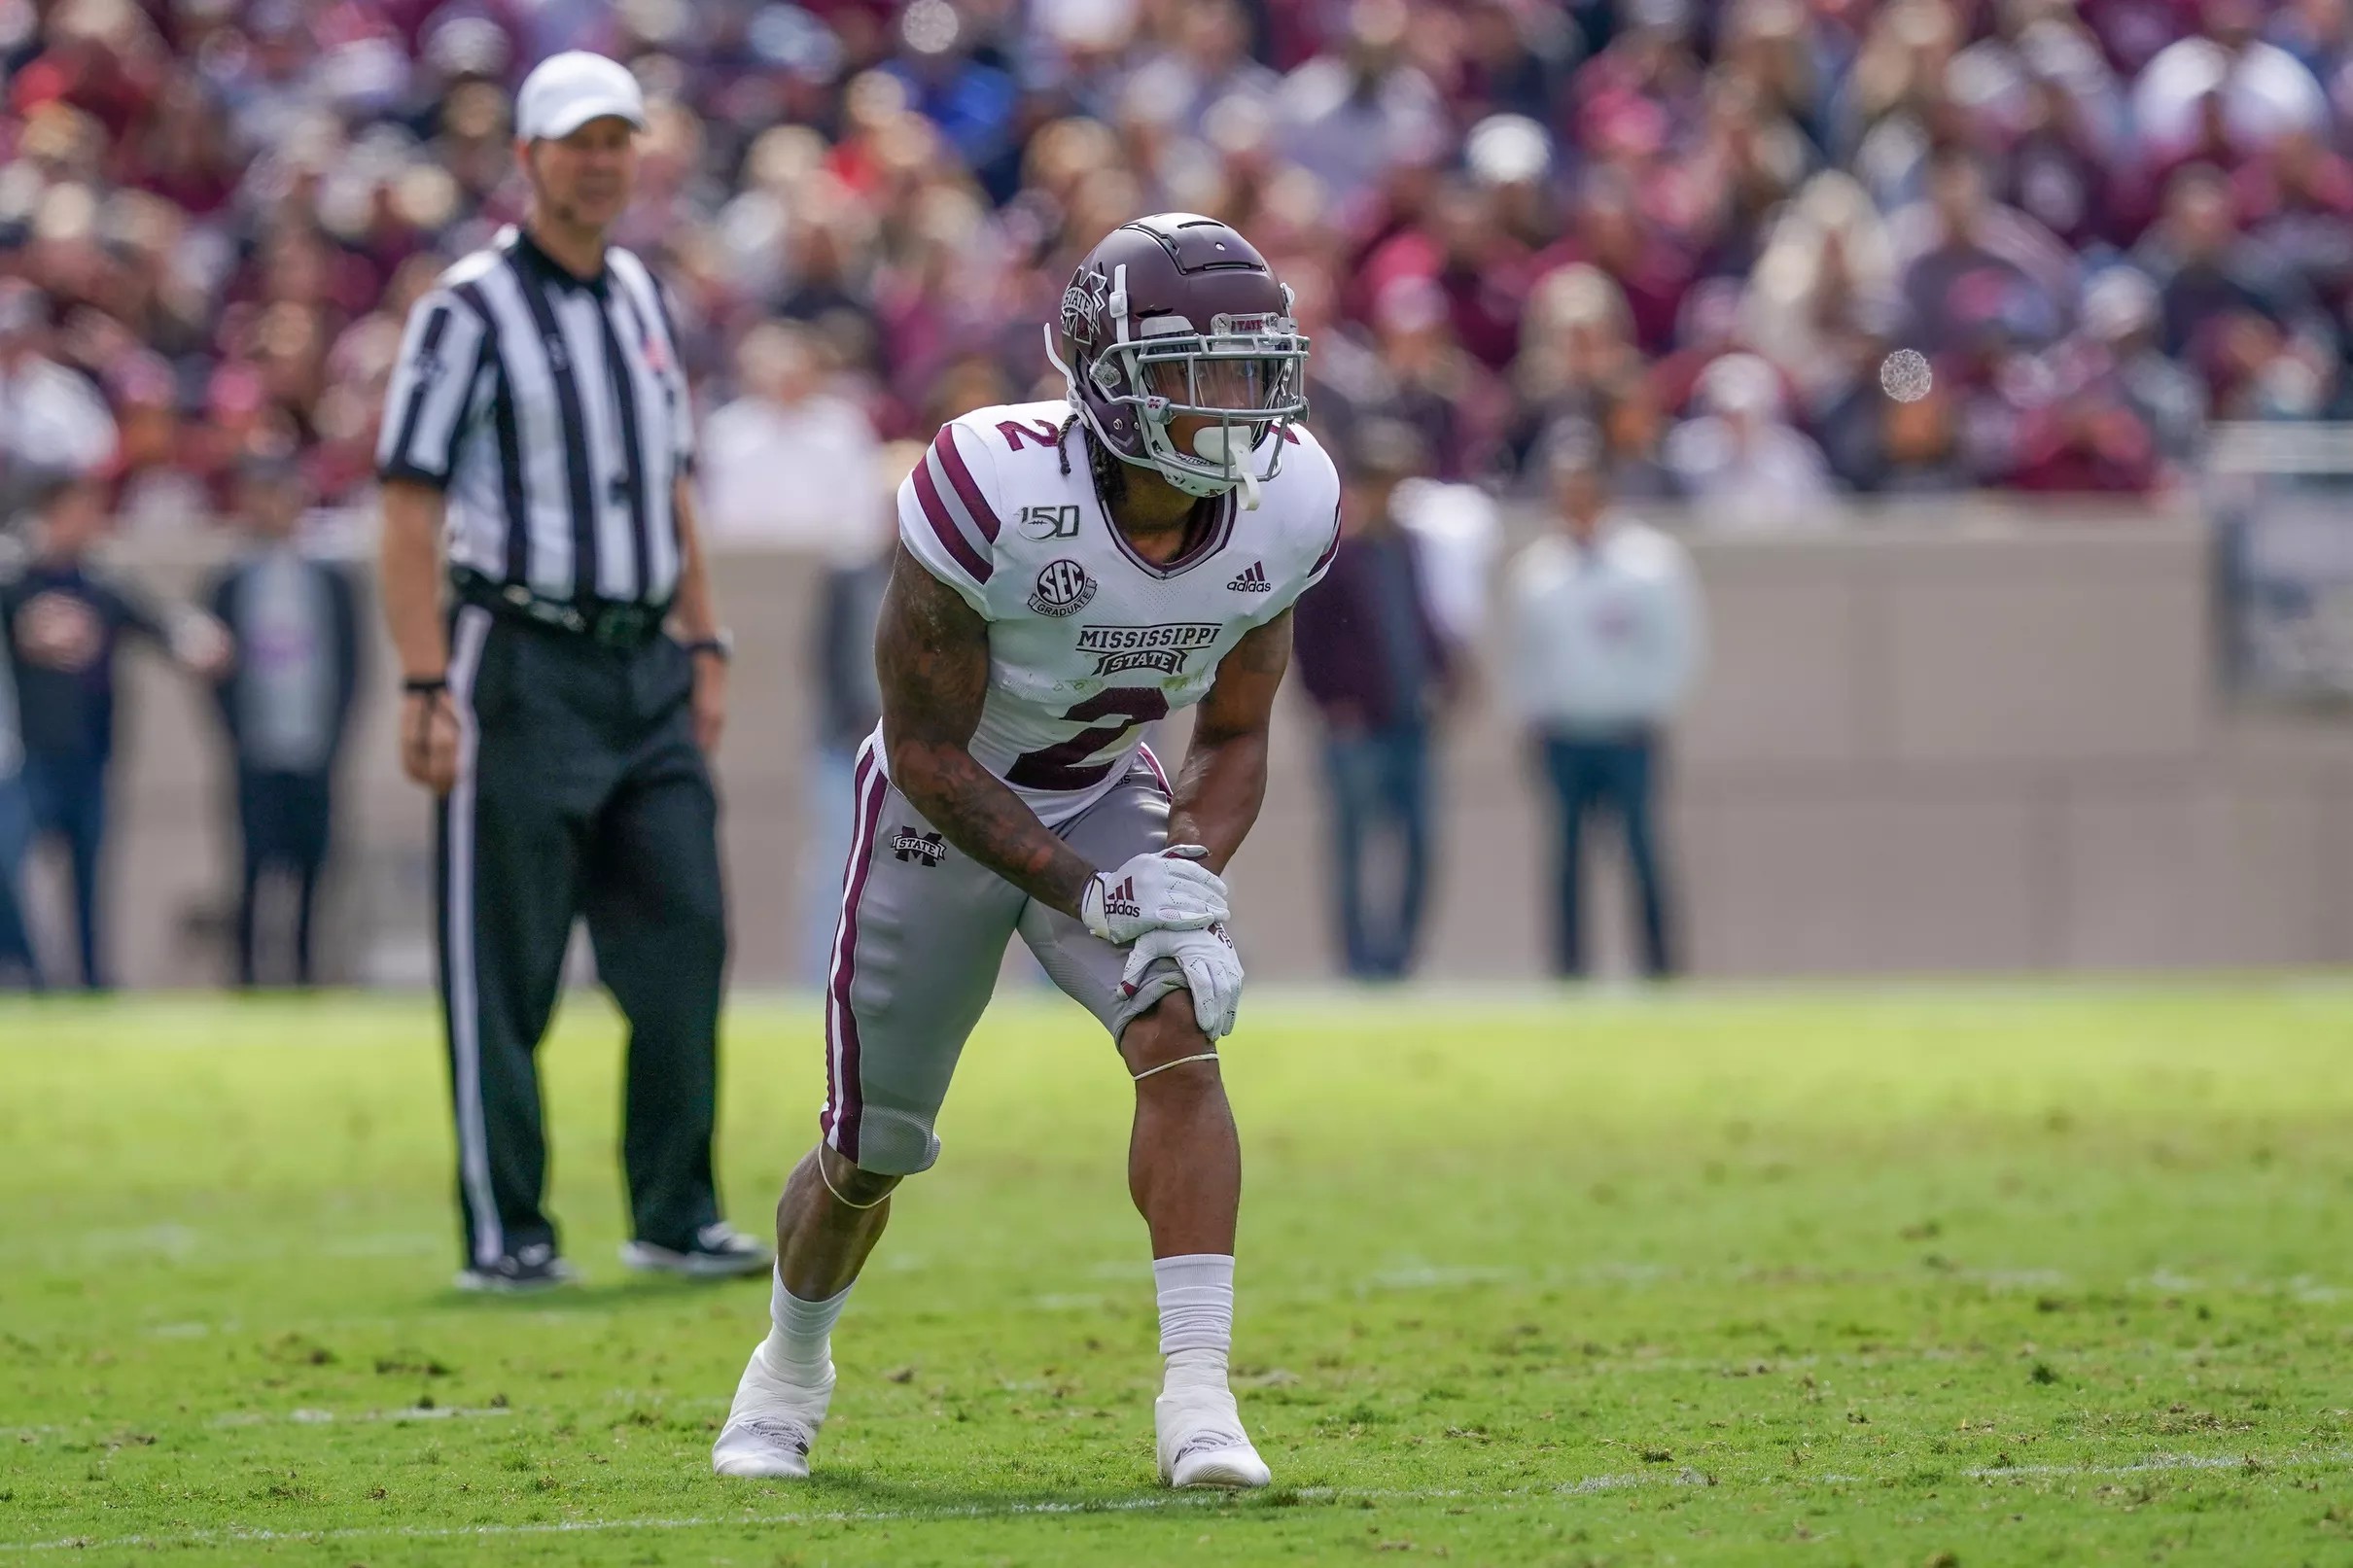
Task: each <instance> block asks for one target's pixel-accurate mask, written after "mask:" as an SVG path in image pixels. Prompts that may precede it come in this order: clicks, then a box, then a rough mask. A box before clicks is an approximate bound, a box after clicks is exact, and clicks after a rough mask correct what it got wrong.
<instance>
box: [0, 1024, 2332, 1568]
mask: <svg viewBox="0 0 2353 1568" xmlns="http://www.w3.org/2000/svg"><path fill="white" fill-rule="evenodd" d="M815 1024H816V1020H815V1015H814V1012H813V1010H807V1009H802V1008H796V1007H787V1006H776V1005H752V1004H747V1005H743V1006H739V1007H738V1008H736V1009H735V1010H734V1012H733V1013H732V1015H731V1020H730V1033H729V1038H728V1042H727V1051H728V1059H727V1103H726V1134H725V1144H724V1158H725V1167H726V1184H727V1192H728V1196H729V1199H730V1202H731V1204H732V1206H733V1211H734V1215H735V1217H736V1218H737V1219H738V1220H740V1221H743V1222H746V1223H748V1224H750V1225H753V1226H755V1227H756V1226H759V1225H761V1224H762V1223H763V1222H764V1215H765V1211H766V1209H767V1206H768V1204H769V1202H771V1201H772V1199H773V1196H774V1192H775V1189H776V1185H777V1183H778V1180H779V1179H780V1177H781V1176H782V1174H783V1172H784V1170H785V1169H786V1168H787V1167H788V1166H789V1165H790V1163H791V1161H792V1160H793V1159H794V1158H796V1157H797V1156H798V1155H799V1154H800V1152H801V1151H802V1149H803V1148H804V1147H805V1146H806V1144H807V1142H808V1141H809V1139H810V1138H811V1136H812V1133H813V1127H814V1113H815V1109H816V1105H817V1100H818V1098H819V1093H820V1080H821V1071H820V1063H819V1060H818V1054H817V1052H816V1050H815V1049H814V1047H813V1045H812V1043H811V1042H812V1039H813V1034H814V1029H815ZM1091 1031H1092V1026H1091V1025H1090V1024H1089V1023H1088V1021H1087V1020H1085V1019H1084V1018H1083V1016H1081V1015H1079V1014H1078V1013H1076V1012H1075V1010H1073V1009H1071V1008H1069V1007H1067V1006H1065V1005H1062V1004H1059V1003H1054V1004H1048V1003H1045V1002H1034V1003H1029V1004H1025V1005H1021V1006H1002V1007H1000V1008H999V1009H998V1010H997V1011H995V1012H993V1013H992V1014H991V1016H990V1018H989V1020H988V1022H987V1023H986V1024H984V1026H983V1028H982V1031H981V1034H980V1036H979V1037H977V1038H976V1040H975V1041H974V1043H973V1047H972V1049H971V1050H970V1051H969V1052H968V1053H967V1055H966V1067H965V1075H964V1077H963V1079H962V1081H961V1082H960V1084H959V1086H958V1095H957V1098H955V1099H954V1100H953V1101H952V1102H951V1104H950V1106H949V1110H948V1114H947V1117H946V1118H945V1119H944V1121H943V1123H942V1127H941V1132H942V1135H943V1137H944V1139H945V1142H946V1154H945V1157H944V1159H943V1161H942V1163H941V1166H940V1167H939V1169H938V1170H937V1171H936V1172H934V1173H933V1174H931V1175H930V1176H928V1177H925V1178H922V1179H921V1180H919V1181H918V1182H916V1183H914V1184H912V1185H911V1186H910V1188H909V1189H908V1191H907V1193H906V1196H905V1197H904V1198H903V1199H902V1200H901V1202H900V1203H899V1205H898V1213H897V1216H896V1221H895V1223H894V1226H893V1229H892V1233H891V1235H890V1237H888V1238H887V1239H886V1241H885V1242H884V1246H883V1250H882V1252H881V1253H880V1254H879V1255H878V1259H877V1263H876V1266H875V1268H874V1269H873V1270H871V1271H870V1272H868V1274H867V1276H866V1278H865V1280H864V1281H863V1282H862V1283H861V1284H860V1287H859V1291H858V1294H857V1295H856V1296H855V1297H853V1298H852V1304H851V1307H850V1310H849V1313H848V1315H847V1317H846V1318H845V1320H844V1323H843V1327H842V1330H841V1332H840V1333H839V1335H838V1336H837V1339H836V1356H837V1358H838V1360H839V1362H840V1367H841V1384H840V1392H839V1394H838V1395H837V1397H836V1399H835V1402H834V1418H833V1420H832V1422H831V1423H830V1424H829V1425H828V1427H827V1429H826V1432H825V1439H824V1442H823V1444H822V1445H821V1446H820V1448H819V1453H818V1457H819V1460H820V1467H821V1468H820V1473H819V1476H818V1478H817V1479H816V1480H814V1481H810V1482H808V1483H805V1484H802V1485H799V1486H780V1485H769V1484H763V1483H747V1482H727V1483H721V1482H719V1481H715V1480H714V1479H713V1478H712V1477H711V1475H710V1474H709V1471H708V1467H707V1450H708V1446H709V1444H710V1440H711V1437H712V1434H713V1432H714V1431H715V1430H716V1428H717V1425H718V1422H719V1419H720V1415H721V1413H722V1412H723V1411H724V1409H725V1406H726V1399H727V1395H728V1393H729V1392H730V1390H731V1389H732V1387H733V1384H734V1380H735V1376H736V1374H737V1372H738V1370H739V1369H740V1367H741V1364H742V1362H743V1358H744V1355H745V1352H746V1351H747V1349H748V1348H749V1346H750V1345H751V1343H752V1342H753V1340H754V1339H755V1338H756V1337H757V1335H758V1334H759V1332H760V1331H761V1326H762V1324H763V1321H764V1312H765V1306H766V1293H765V1290H764V1288H762V1287H760V1286H757V1285H744V1284H738V1285H734V1286H723V1287H713V1288H699V1289H698V1288H688V1287H683V1286H677V1287H674V1286H671V1285H668V1284H666V1283H647V1282H642V1281H639V1280H636V1279H634V1278H633V1277H631V1276H628V1275H626V1274H625V1272H623V1271H622V1270H621V1268H620V1267H619V1265H618V1263H617V1262H616V1261H615V1259H614V1247H615V1243H616V1242H617V1241H618V1240H619V1239H620V1233H619V1230H618V1212H619V1201H618V1184H617V1178H616V1176H615V1165H614V1155H613V1152H612V1146H613V1142H614V1122H615V1108H616V1104H617V1098H618V1097H617V1091H616V1088H615V1065H616V1061H617V1055H618V1045H617V1028H616V1026H615V1022H614V1020H613V1018H612V1016H611V1014H610V1013H609V1012H608V1011H607V1010H606V1009H605V1007H604V1006H603V1004H602V1003H601V1002H597V1001H593V1000H582V1001H577V1002H575V1003H574V1004H573V1006H572V1007H571V1009H570V1012H569V1014H568V1018H567V1021H566V1023H565V1025H564V1027H563V1028H562V1031H561V1033H560V1034H559V1035H558V1037H557V1038H556V1039H555V1040H553V1041H552V1042H551V1044H550V1046H549V1047H548V1050H547V1053H546V1055H545V1058H544V1062H545V1068H546V1077H547V1079H548V1084H549V1092H550V1097H551V1114H552V1117H553V1122H554V1126H555V1128H556V1129H557V1138H556V1155H555V1180H556V1195H555V1196H556V1205H557V1213H558V1216H559V1218H560V1219H561V1220H563V1221H564V1222H565V1223H566V1224H567V1225H568V1231H567V1241H568V1250H570V1251H571V1252H572V1254H573V1255H574V1256H575V1257H576V1258H577V1259H579V1262H580V1263H581V1264H582V1265H583V1266H584V1268H585V1270H586V1272H587V1274H588V1280H587V1283H586V1284H585V1285H584V1286H583V1287H582V1288H580V1289H578V1290H576V1291H574V1292H572V1293H570V1294H568V1295H565V1296H562V1297H560V1298H556V1297H551V1298H542V1299H539V1300H536V1301H531V1302H520V1303H518V1302H501V1301H481V1300H475V1299H471V1298H465V1297H461V1296H459V1295H457V1294H456V1293H455V1292H453V1291H451V1290H450V1289H449V1288H448V1278H449V1273H450V1271H451V1270H452V1268H453V1267H454V1265H455V1261H456V1260H455V1256H454V1254H455V1244H454V1242H453V1240H452V1237H451V1223H452V1222H451V1214H450V1200H449V1177H448V1174H447V1168H446V1167H447V1161H448V1158H449V1157H448V1140H449V1134H448V1132H447V1123H446V1118H445V1115H444V1113H443V1110H442V1104H443V1094H444V1090H443V1086H442V1076H441V1068H440V1066H439V1057H438V1047H437V1045H436V1043H435V1035H434V1030H433V1027H432V1023H431V1015H430V1013H429V1011H428V1009H427V1007H426V1006H425V1005H424V1004H423V1003H421V1002H413V1001H365V1000H329V1001H322V1002H318V1003H303V1002H294V1001H281V1000H262V1001H255V1002H249V1003H237V1002H232V1001H210V1000H202V1001H187V1002H163V1003H155V1004H143V1003H123V1004H117V1005H112V1006H100V1007H93V1008H88V1009H85V1008H81V1007H76V1006H72V1005H64V1004H58V1005H51V1006H41V1007H34V1006H18V1007H15V1008H13V1009H0V1568H12V1565H17V1564H28V1565H29V1564H43V1563H62V1562H66V1561H74V1562H150V1561H158V1560H159V1561H168V1562H172V1563H204V1564H228V1563H249V1562H276V1561H289V1562H319V1563H333V1564H338V1565H341V1564H353V1563H361V1564H367V1565H369V1568H382V1565H387V1564H408V1563H460V1562H468V1563H471V1562H485V1563H489V1562H495V1563H501V1564H508V1563H533V1564H538V1563H595V1564H607V1563H614V1564H618V1563H672V1562H677V1563H707V1562H709V1563H721V1562H724V1563H738V1564H762V1565H765V1564H786V1563H790V1564H821V1563H830V1564H848V1563H890V1564H895V1565H912V1564H925V1563H958V1564H962V1563H976V1562H997V1561H1001V1562H1014V1563H1023V1564H1029V1563H1106V1564H1129V1563H1146V1562H1161V1561H1176V1562H1200V1563H1237V1562H1274V1561H1292V1560H1300V1561H1311V1560H1312V1561H1331V1562H1352V1561H1364V1562H1374V1561H1383V1562H1386V1561H1396V1560H1421V1559H1424V1558H1436V1557H1451V1558H1452V1559H1453V1560H1456V1561H1459V1562H1476V1563H1488V1562H1493V1563H1507V1562H1512V1563H1516V1562H1553V1563H1612V1564H1634V1563H1654V1562H1662V1563H1663V1562H1677V1563H1784V1562H1801V1563H1821V1564H1846V1563H1856V1564H1875V1565H1876V1564H1901V1565H1915V1568H1916V1565H1922V1564H1947V1565H1950V1564H1967V1565H1969V1568H1980V1565H1983V1564H1999V1563H2046V1562H2048V1563H2068V1564H2073V1563H2087V1562H2119V1563H2124V1562H2134V1563H2137V1562H2144V1561H2165V1562H2176V1563H2192V1562H2195V1563H2229V1564H2274V1563H2278V1564H2290V1563H2330V1564H2335V1563H2353V1409H2348V1407H2353V1365H2349V1362H2348V1351H2349V1349H2353V1319H2349V1317H2348V1309H2347V1307H2348V1302H2353V1296H2349V1295H2348V1292H2349V1291H2353V1226H2348V1224H2347V1215H2348V1213H2349V1212H2353V1072H2349V1071H2348V1070H2347V1067H2348V1063H2347V1056H2348V1052H2349V1051H2353V991H2349V990H2346V989H2343V988H2341V987H2338V986H2336V985H2335V984H2309V983H2308V984H2301V985H2291V984H2274V985H2248V986H2243V987H2225V986H2215V987H2211V988H2195V989H2194V988H2179V989H2152V990H2137V991H2128V990H2121V989H2113V990H2112V989H2099V990H2091V989H2082V990H2067V989H2054V990H2031V989H2012V990H2000V991H1994V990H1982V991H1971V990H1960V989H1955V990H1950V991H1934V992H1930V991H1918V992H1907V993H1888V994H1881V995H1866V994H1861V993H1770V994H1762V995H1732V994H1720V995H1708V994H1698V995H1687V996H1672V997H1666V998H1660V999H1655V1000H1650V999H1638V998H1637V999H1627V1000H1590V999H1588V1000H1576V999H1566V998H1563V999H1540V998H1534V997H1529V998H1524V999H1521V1000H1518V1001H1511V1002H1493V1001H1490V1002H1482V1001H1476V1000H1471V999H1467V998H1461V997H1457V998H1451V999H1449V998H1444V997H1413V996H1409V995H1393V994H1383V995H1376V996H1372V997H1366V998H1354V999H1349V998H1320V999H1319V998H1314V997H1308V996H1298V997H1291V998H1283V997H1280V996H1275V995H1257V996H1253V998H1252V999H1251V1002H1250V1004H1249V1007H1248V1009H1247V1012H1246V1015H1245V1028H1244V1032H1243V1034H1242V1036H1241V1037H1240V1039H1239V1040H1238V1041H1236V1042H1234V1043H1233V1044H1232V1045H1231V1046H1230V1047H1229V1051H1228V1057H1229V1062H1230V1063H1231V1064H1230V1066H1229V1069H1228V1078H1229V1083H1230V1085H1231V1087H1232V1091H1233V1094H1234V1098H1235V1100H1236V1102H1237V1105H1238V1107H1239V1110H1240V1114H1241V1116H1242V1119H1243V1129H1244V1141H1245V1146H1246V1149H1247V1160H1248V1181H1249V1189H1248V1196H1247V1201H1246V1208H1245V1215H1244V1227H1243V1231H1244V1234H1243V1245H1242V1273H1241V1317H1240V1325H1239V1343H1238V1345H1237V1362H1238V1366H1239V1369H1240V1373H1241V1376H1240V1377H1239V1381H1240V1382H1241V1384H1242V1385H1243V1388H1242V1397H1243V1410H1244V1412H1245V1414H1246V1415H1247V1417H1249V1418H1250V1419H1251V1421H1252V1422H1253V1424H1254V1428H1255V1432H1256V1435H1257V1437H1258V1440H1259V1446H1260V1447H1261V1449H1262V1450H1263V1451H1264V1452H1265V1454H1266V1456H1267V1458H1268V1460H1269V1462H1270V1463H1272V1464H1273V1465H1274V1467H1275V1470H1276V1477H1277V1481H1278V1482H1279V1486H1278V1489H1276V1490H1275V1491H1273V1492H1272V1493H1270V1494H1267V1495H1262V1496H1255V1497H1249V1498H1243V1499H1225V1498H1216V1497H1210V1498H1203V1497H1195V1496H1190V1495H1187V1496H1181V1497H1179V1496H1175V1495H1172V1494H1169V1493H1166V1492H1163V1491H1160V1490H1158V1489H1156V1488H1155V1487H1154V1486H1153V1485H1152V1484H1151V1481H1152V1474H1151V1464H1152V1460H1151V1416H1150V1397H1151V1393H1152V1391H1153V1389H1154V1388H1155V1386H1156V1383H1157V1360H1156V1357H1155V1356H1154V1355H1153V1353H1152V1346H1153V1317H1152V1303H1151V1291H1150V1275H1149V1271H1148V1269H1147V1267H1146V1264H1145V1260H1144V1247H1143V1238H1142V1233H1141V1225H1140V1223H1139V1222H1138V1221H1137V1220H1136V1218H1135V1216H1134V1214H1133V1213H1132V1211H1131V1210H1130V1209H1129V1207H1128V1204H1127V1199H1126V1194H1125V1190H1124V1183H1123V1179H1122V1169H1123V1147H1124V1139H1125V1132H1126V1104H1125V1101H1126V1086H1125V1084H1124V1083H1123V1081H1122V1080H1121V1079H1120V1077H1119V1075H1118V1073H1117V1071H1116V1069H1115V1068H1114V1066H1113V1063H1112V1062H1111V1060H1110V1059H1109V1057H1108V1056H1107V1053H1106V1048H1105V1047H1104V1046H1103V1044H1102V1043H1101V1041H1100V1039H1099V1038H1098V1037H1096V1036H1095V1035H1094V1034H1093V1033H1092V1032H1091Z"/></svg>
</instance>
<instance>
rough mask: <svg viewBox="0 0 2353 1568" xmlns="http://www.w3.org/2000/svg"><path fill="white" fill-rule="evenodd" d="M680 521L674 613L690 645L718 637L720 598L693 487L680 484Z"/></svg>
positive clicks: (675, 509)
mask: <svg viewBox="0 0 2353 1568" xmlns="http://www.w3.org/2000/svg"><path fill="white" fill-rule="evenodd" d="M671 509H672V513H673V515H675V516H676V517H677V519H678V597H677V599H676V601H675V602H674V603H673V604H672V606H671V613H672V614H673V615H675V616H676V617H677V618H678V629H679V631H680V632H681V633H682V634H683V635H684V637H685V641H687V642H689V643H701V642H705V641H707V640H709V639H711V638H714V637H717V636H718V635H719V626H720V622H719V596H718V595H717V594H715V593H713V592H712V591H711V568H710V566H709V564H708V563H707V562H706V561H705V560H704V558H703V528H702V516H701V513H700V511H699V510H698V509H697V507H696V505H695V500H694V487H693V486H691V485H689V484H688V483H687V482H686V481H685V480H684V479H681V480H679V482H678V486H677V490H676V493H675V494H674V496H673V498H672V501H671Z"/></svg>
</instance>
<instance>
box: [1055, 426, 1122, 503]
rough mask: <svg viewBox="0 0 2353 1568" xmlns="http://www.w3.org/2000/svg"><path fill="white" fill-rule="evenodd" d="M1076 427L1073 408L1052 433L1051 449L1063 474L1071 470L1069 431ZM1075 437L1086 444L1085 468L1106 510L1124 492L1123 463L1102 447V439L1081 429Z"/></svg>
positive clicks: (1119, 499)
mask: <svg viewBox="0 0 2353 1568" xmlns="http://www.w3.org/2000/svg"><path fill="white" fill-rule="evenodd" d="M1077 428H1078V410H1077V409H1075V408H1073V409H1071V417H1070V418H1068V419H1066V420H1064V421H1063V422H1062V428H1061V429H1060V430H1058V431H1056V432H1055V433H1054V449H1055V450H1056V451H1057V452H1059V453H1060V454H1061V455H1062V471H1063V473H1064V474H1065V475H1066V476H1067V475H1068V474H1069V473H1070V471H1071V448H1070V444H1069V443H1070V439H1071V431H1073V430H1076V429H1077ZM1078 439H1079V440H1080V442H1081V443H1083V444H1084V446H1085V447H1086V453H1087V471H1088V472H1089V473H1091V474H1092V475H1093V476H1094V479H1095V498H1096V499H1097V500H1098V501H1100V502H1102V503H1103V506H1104V509H1105V510H1106V512H1107V511H1109V510H1110V509H1111V508H1112V507H1113V506H1116V505H1119V503H1120V502H1121V501H1122V500H1124V499H1125V498H1126V496H1127V493H1128V476H1127V471H1126V465H1124V464H1122V463H1121V462H1120V461H1119V460H1118V459H1117V458H1115V457H1113V456H1112V455H1111V454H1110V453H1108V452H1106V451H1105V450H1104V449H1103V443H1102V442H1100V441H1098V440H1096V439H1094V437H1092V436H1088V435H1086V434H1085V433H1083V432H1081V433H1080V435H1079V437H1078Z"/></svg>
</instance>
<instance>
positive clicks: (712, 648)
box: [686, 631, 735, 664]
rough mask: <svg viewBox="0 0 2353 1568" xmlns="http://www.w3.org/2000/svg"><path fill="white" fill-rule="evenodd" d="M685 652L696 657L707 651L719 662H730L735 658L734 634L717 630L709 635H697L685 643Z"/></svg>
mask: <svg viewBox="0 0 2353 1568" xmlns="http://www.w3.org/2000/svg"><path fill="white" fill-rule="evenodd" d="M686 652H687V654H688V655H689V656H692V657H696V658H699V657H701V656H702V655H703V654H705V653H708V654H710V655H711V656H712V657H713V658H715V659H717V660H719V662H720V663H721V664H727V663H730V662H732V661H733V659H734V658H735V634H734V633H733V632H728V631H718V632H714V633H712V634H711V635H710V636H709V637H698V638H696V639H695V640H694V641H693V642H691V643H689V644H687V645H686Z"/></svg>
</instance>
